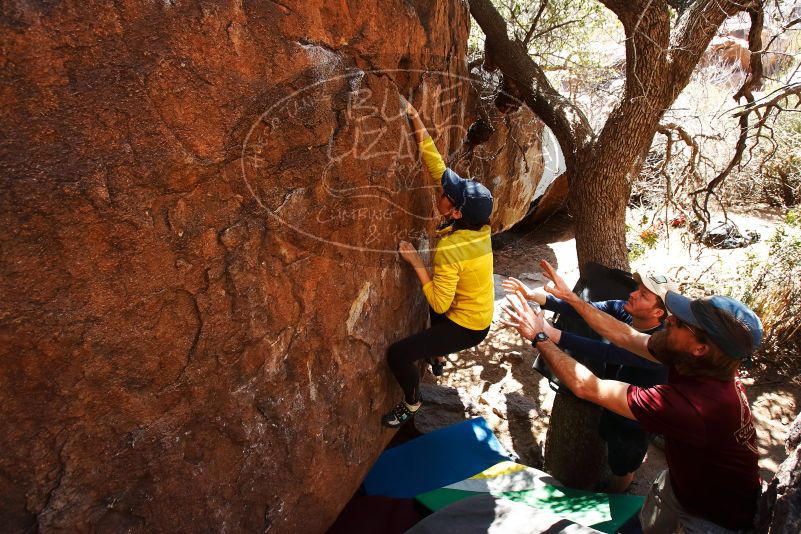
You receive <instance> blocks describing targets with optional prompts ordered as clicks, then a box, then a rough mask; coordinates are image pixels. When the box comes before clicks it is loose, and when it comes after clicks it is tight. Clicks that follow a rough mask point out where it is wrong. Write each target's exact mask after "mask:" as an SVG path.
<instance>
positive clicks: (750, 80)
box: [734, 6, 765, 102]
mask: <svg viewBox="0 0 801 534" xmlns="http://www.w3.org/2000/svg"><path fill="white" fill-rule="evenodd" d="M748 14H749V15H750V17H751V29H750V30H749V31H748V49H749V50H750V51H751V65H750V67H751V72H750V73H749V74H748V77H747V78H746V79H745V82H743V86H742V87H740V90H739V91H737V93H735V95H734V100H735V101H736V102H739V101H740V99H741V98H745V99H746V100H748V102H753V101H754V94H753V92H754V90H757V89H760V88H761V87H762V28H763V27H764V25H765V14H764V12H763V11H762V7H761V6H760V7H759V8H757V9H752V10H749V12H748Z"/></svg>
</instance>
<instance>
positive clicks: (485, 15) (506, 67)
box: [470, 0, 594, 167]
mask: <svg viewBox="0 0 801 534" xmlns="http://www.w3.org/2000/svg"><path fill="white" fill-rule="evenodd" d="M470 14H471V15H472V16H473V18H474V19H475V20H476V22H477V23H478V25H479V26H481V29H482V31H483V32H484V34H485V35H486V38H487V42H492V52H493V59H494V63H495V64H497V65H498V66H499V67H500V68H501V71H502V72H503V73H504V77H505V78H507V79H509V80H511V81H512V82H513V83H514V85H515V86H516V88H517V89H518V90H519V91H520V95H519V96H520V97H522V99H523V100H525V102H526V104H527V105H528V106H529V107H530V108H531V109H532V111H534V113H536V114H537V115H538V116H539V117H540V118H541V119H542V121H543V122H544V123H545V124H547V125H548V127H549V128H551V130H552V131H553V132H554V135H556V138H557V140H558V141H559V145H560V146H561V147H562V152H563V153H564V156H565V162H566V164H567V165H568V167H571V166H572V165H573V164H574V163H575V154H576V151H577V150H578V149H579V147H582V146H586V145H587V144H589V143H590V142H591V140H592V139H593V137H594V136H593V131H592V127H591V126H590V123H589V121H588V120H587V118H586V117H585V116H584V113H583V112H582V111H581V110H580V109H579V108H577V107H576V106H574V105H573V104H572V103H571V102H570V101H569V100H568V99H566V98H564V97H563V96H562V95H561V94H559V92H558V91H556V90H555V89H554V88H553V87H552V86H551V84H550V82H549V81H548V78H547V77H546V76H545V72H544V71H543V70H542V68H541V67H540V66H539V65H538V64H537V63H535V62H534V61H533V60H532V59H531V57H529V55H528V53H527V51H526V49H525V47H523V46H522V43H520V42H517V41H511V40H510V39H509V37H508V35H507V31H506V22H505V21H504V20H503V17H501V15H500V13H498V11H497V9H495V6H493V5H492V2H491V1H490V0H471V2H470Z"/></svg>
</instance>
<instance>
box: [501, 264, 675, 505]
mask: <svg viewBox="0 0 801 534" xmlns="http://www.w3.org/2000/svg"><path fill="white" fill-rule="evenodd" d="M634 280H635V281H636V282H637V289H636V290H634V291H633V292H632V293H631V294H630V295H629V299H628V300H625V301H624V300H606V301H599V302H591V303H590V304H591V305H592V306H594V307H595V308H597V309H599V310H600V311H602V312H604V313H606V314H608V315H611V316H612V317H614V318H616V319H618V320H619V321H622V322H624V323H627V324H629V325H631V326H632V327H633V328H635V329H636V330H638V331H640V332H642V333H645V334H651V333H653V332H656V331H657V330H660V329H661V328H662V327H663V323H664V321H665V319H666V318H667V309H666V308H665V303H664V296H665V295H666V294H667V292H668V291H677V290H678V286H677V285H676V284H675V283H674V282H673V281H672V280H670V279H669V278H668V277H666V276H662V275H655V274H650V275H645V276H643V275H640V274H639V273H635V274H634ZM502 285H503V287H504V289H505V290H506V291H507V293H515V292H520V293H522V294H523V296H525V298H526V299H527V300H531V301H534V302H536V303H537V304H539V305H540V306H541V307H542V308H543V309H546V310H549V311H552V312H555V313H558V314H559V315H560V316H573V317H577V318H579V317H580V316H579V315H578V313H577V312H576V311H575V309H574V308H573V307H572V306H570V305H569V304H567V303H565V302H563V301H561V300H559V299H558V298H556V297H554V296H553V295H550V294H549V293H547V292H546V291H545V290H544V289H543V288H537V289H533V290H532V289H530V288H528V287H527V286H526V285H525V284H524V283H523V282H521V281H520V280H517V279H516V278H508V279H507V280H505V281H504V282H503V284H502ZM546 325H547V326H546V330H545V333H546V334H547V335H548V336H549V337H550V338H551V340H552V341H553V342H554V343H556V344H557V345H558V346H559V348H561V349H563V350H567V351H568V352H569V353H572V354H579V355H582V356H586V357H589V358H591V359H593V360H595V361H599V362H603V363H605V364H607V366H609V367H610V368H612V369H615V367H612V366H619V367H617V371H616V372H615V373H614V374H613V375H607V376H606V377H605V378H610V379H614V380H618V381H620V382H626V383H628V384H633V385H635V386H640V387H650V386H654V385H657V384H664V383H666V382H667V368H666V367H665V366H664V365H662V364H660V363H657V362H653V361H649V360H646V359H644V358H640V357H639V356H637V355H636V354H632V353H631V352H629V351H627V350H625V349H622V348H620V347H617V346H615V345H612V344H610V343H607V342H603V341H597V340H594V339H588V338H586V337H582V336H579V335H576V334H572V333H570V332H563V331H561V330H558V329H556V328H554V327H553V326H551V325H549V324H547V323H546ZM598 431H599V433H600V435H601V437H602V438H603V439H604V441H606V444H607V456H608V458H609V468H610V470H611V471H612V478H611V479H610V480H609V483H608V485H607V487H606V488H605V491H608V492H610V493H621V492H624V491H626V489H628V487H629V486H630V485H631V482H632V480H633V479H634V472H635V471H636V470H637V468H639V467H640V465H641V464H642V461H643V459H644V458H645V454H646V452H648V441H649V435H648V433H646V432H645V431H644V430H642V428H640V425H639V424H638V423H637V422H636V421H633V420H630V419H627V418H625V417H622V416H620V415H617V414H615V413H613V412H610V411H608V410H604V411H603V414H602V416H601V423H600V425H599V428H598Z"/></svg>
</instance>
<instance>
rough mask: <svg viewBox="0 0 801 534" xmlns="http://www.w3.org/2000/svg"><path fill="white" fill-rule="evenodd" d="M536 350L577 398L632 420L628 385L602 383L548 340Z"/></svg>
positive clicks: (604, 381)
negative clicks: (627, 396)
mask: <svg viewBox="0 0 801 534" xmlns="http://www.w3.org/2000/svg"><path fill="white" fill-rule="evenodd" d="M602 313H603V312H602ZM536 347H537V349H539V351H540V354H542V356H543V358H545V361H546V362H548V367H550V368H551V371H553V374H555V375H556V377H557V378H558V379H559V381H560V382H562V383H563V384H564V385H566V386H567V387H568V388H570V391H572V392H573V393H574V394H575V395H576V396H577V397H578V398H580V399H584V400H587V401H590V402H593V403H595V404H598V405H599V406H603V407H604V408H606V409H607V410H611V411H613V412H615V413H616V414H619V415H622V416H623V417H627V418H629V419H634V414H632V413H631V409H630V408H629V406H628V402H627V399H626V391H627V389H628V384H624V383H623V382H618V381H615V380H601V379H600V378H598V377H597V376H595V375H594V374H592V371H590V370H589V369H587V367H585V366H584V365H582V364H580V363H579V362H577V361H576V360H574V359H573V358H571V357H570V356H568V355H567V354H565V353H564V352H562V350H561V349H560V348H559V347H557V346H556V345H555V344H554V343H553V342H552V341H550V340H549V341H543V342H540V343H537V345H536Z"/></svg>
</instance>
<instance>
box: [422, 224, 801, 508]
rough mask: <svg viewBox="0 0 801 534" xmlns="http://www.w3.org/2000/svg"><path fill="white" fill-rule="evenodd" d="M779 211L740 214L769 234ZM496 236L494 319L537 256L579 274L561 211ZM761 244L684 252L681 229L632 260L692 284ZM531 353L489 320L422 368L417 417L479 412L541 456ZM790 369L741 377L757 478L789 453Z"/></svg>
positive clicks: (644, 482) (659, 463)
mask: <svg viewBox="0 0 801 534" xmlns="http://www.w3.org/2000/svg"><path fill="white" fill-rule="evenodd" d="M776 220H777V216H776V215H775V214H771V213H767V214H766V213H760V214H757V215H753V214H752V215H751V216H750V217H745V218H743V219H741V223H742V224H743V225H744V226H745V227H746V228H747V229H755V230H757V231H759V232H761V233H763V234H765V236H766V237H767V234H768V233H769V232H770V230H771V228H772V225H773V224H775V222H776ZM494 243H495V247H496V250H495V273H496V319H497V318H498V317H499V316H500V314H499V310H498V307H499V305H500V304H501V302H502V300H503V292H502V291H501V290H500V281H501V280H502V279H503V278H504V277H506V276H515V277H517V278H520V279H522V280H523V281H525V282H527V283H530V285H532V286H536V285H538V284H539V285H542V284H543V279H542V277H541V274H540V270H539V267H538V262H539V260H540V259H543V258H544V259H547V260H548V261H549V262H551V263H552V264H553V265H555V266H557V268H558V269H559V271H560V272H561V273H562V275H563V276H564V277H565V278H566V279H567V281H568V282H569V283H573V282H575V281H576V280H577V279H578V265H577V260H576V255H575V241H574V240H573V236H572V233H571V230H570V224H569V220H567V219H566V218H557V219H554V220H551V221H549V222H547V223H545V224H542V225H540V226H539V227H538V228H536V229H535V230H533V231H518V232H506V233H505V234H502V235H500V236H497V237H495V238H494ZM764 249H765V247H764V246H763V245H761V244H757V245H752V246H751V247H748V248H747V249H735V250H733V251H724V250H715V249H695V250H694V251H692V254H690V253H688V252H687V249H686V247H685V246H683V245H682V240H681V236H680V233H679V232H674V235H673V236H671V237H670V238H669V239H667V240H665V242H664V243H661V244H660V245H659V246H657V247H656V248H655V249H653V250H649V251H648V252H647V253H646V254H645V255H644V256H643V257H641V258H639V259H638V261H637V262H635V264H634V265H633V266H632V268H643V267H644V268H651V269H655V268H656V269H658V270H660V271H662V272H666V273H668V274H670V275H672V276H674V277H675V278H677V279H678V280H680V281H682V282H683V283H684V284H685V285H687V286H688V287H689V286H693V287H696V288H697V286H698V284H703V282H704V280H706V279H709V280H711V281H712V280H714V282H715V284H717V282H718V281H719V280H720V279H722V278H725V277H726V276H727V275H730V274H731V273H730V271H731V270H732V269H733V268H734V266H736V264H737V262H738V261H744V260H743V259H744V258H745V257H746V256H745V255H746V254H748V253H749V252H750V253H752V254H759V253H761V251H764ZM534 357H535V353H534V350H533V349H532V348H531V346H530V345H529V344H528V343H525V342H523V341H522V340H521V338H520V337H519V336H518V335H517V333H516V332H513V331H509V330H508V329H504V328H501V326H500V325H498V324H493V326H492V328H491V330H490V333H489V336H488V337H487V339H486V340H485V341H484V343H482V344H481V345H479V346H478V347H476V348H474V349H471V350H468V351H464V352H462V353H460V354H458V355H451V356H450V357H449V360H450V361H449V364H448V366H446V368H445V374H444V376H442V377H439V378H437V377H434V376H432V375H431V374H428V373H427V374H426V376H425V378H424V386H423V387H424V389H423V398H424V406H423V408H422V409H421V412H420V413H419V414H418V415H417V417H416V420H415V425H416V426H417V428H418V430H420V431H421V432H428V431H430V430H434V429H436V428H440V427H442V426H447V425H449V424H452V423H454V422H457V421H459V420H462V419H464V418H465V417H476V416H482V417H484V418H485V419H486V420H487V422H488V423H489V424H490V426H491V427H492V428H493V430H494V431H495V433H496V435H497V436H498V438H499V439H500V441H501V442H502V443H503V444H504V446H505V447H506V448H507V449H508V450H509V451H514V452H515V453H516V454H517V455H518V456H519V457H520V461H521V462H523V463H526V464H530V465H534V466H539V465H541V461H542V456H543V446H544V443H545V434H546V431H547V429H548V423H549V418H550V412H551V406H552V404H553V398H554V393H553V391H552V390H551V389H550V387H549V385H548V381H547V380H546V379H544V378H543V377H542V376H541V375H539V374H538V373H537V372H536V371H534V370H533V368H532V365H533V361H534ZM791 378H792V377H789V378H788V377H787V376H778V375H777V374H771V373H770V372H767V373H762V374H761V375H760V376H754V377H747V378H746V379H745V380H744V381H745V383H746V385H747V390H748V397H749V399H750V401H751V404H752V409H753V414H754V417H755V420H756V425H757V434H758V437H759V447H760V453H761V460H760V466H761V468H762V477H763V479H764V480H770V478H772V476H773V475H774V474H775V472H776V470H777V468H778V466H779V464H780V463H781V462H782V461H783V460H784V459H785V457H786V452H785V450H784V442H785V439H786V437H787V432H788V429H789V425H790V423H792V421H793V419H794V418H795V415H796V413H798V410H799V405H800V404H801V386H799V385H798V384H797V383H793V381H792V380H791ZM664 468H665V457H664V454H663V453H662V451H661V450H660V449H659V448H657V447H655V446H653V445H652V446H651V447H650V449H649V451H648V456H647V458H646V460H645V463H644V464H643V466H642V467H641V468H640V469H639V471H638V472H637V475H636V478H635V482H634V484H633V485H632V488H631V489H630V492H631V493H634V494H641V495H644V494H645V493H647V491H648V487H649V484H650V482H651V481H652V480H653V479H654V478H655V477H656V475H657V474H658V472H659V471H661V470H662V469H664Z"/></svg>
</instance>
